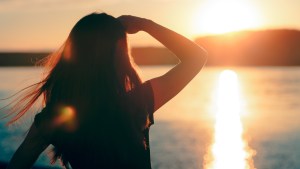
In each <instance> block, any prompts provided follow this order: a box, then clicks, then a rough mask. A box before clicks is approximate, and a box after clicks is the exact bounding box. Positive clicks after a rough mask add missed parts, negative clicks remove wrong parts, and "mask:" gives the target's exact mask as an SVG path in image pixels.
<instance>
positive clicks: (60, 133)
mask: <svg viewBox="0 0 300 169" xmlns="http://www.w3.org/2000/svg"><path fill="white" fill-rule="evenodd" d="M139 31H145V32H147V33H148V34H150V35H151V36H152V37H154V38H155V39H157V40H158V41H160V42H161V43H162V44H163V45H165V46H166V47H167V48H168V49H169V50H171V51H172V52H173V53H174V54H175V55H176V56H177V57H178V58H179V59H180V63H178V64H177V65H176V66H175V67H174V68H173V69H171V70H170V71H168V72H167V73H166V74H164V75H162V76H160V77H157V78H154V79H151V80H148V81H146V82H142V81H141V79H140V77H139V75H138V73H137V72H136V70H135V69H134V64H133V61H132V59H131V57H130V55H129V53H128V46H127V38H126V33H129V34H134V33H137V32H139ZM205 61H206V51H205V50H203V48H201V47H199V46H198V45H196V44H195V43H193V42H192V41H190V40H188V39H186V38H185V37H183V36H181V35H179V34H177V33H175V32H173V31H171V30H169V29H167V28H165V27H163V26H161V25H158V24H156V23H155V22H153V21H151V20H148V19H144V18H139V17H134V16H121V17H119V18H114V17H112V16H110V15H107V14H105V13H100V14H97V13H93V14H90V15H87V16H85V17H83V18H82V19H80V20H79V21H78V22H77V23H76V25H75V26H74V28H73V29H72V30H71V33H70V34H69V37H68V38H67V40H66V42H65V44H64V45H63V46H62V47H61V48H60V50H58V51H57V52H55V53H54V54H52V55H50V56H49V58H48V60H47V63H46V65H45V68H46V69H48V73H47V74H46V77H45V78H44V79H43V80H42V81H41V82H39V83H37V84H34V85H32V86H31V87H29V88H31V92H30V93H28V94H27V95H26V96H25V97H24V98H23V99H21V100H20V101H19V102H18V103H16V105H15V107H14V111H15V116H14V118H12V120H11V121H10V123H13V122H15V121H17V120H18V119H19V118H20V117H22V116H23V115H24V114H25V113H26V112H27V111H28V110H29V109H30V108H31V107H32V106H33V104H34V103H36V102H37V100H38V98H41V97H40V96H43V97H42V99H43V102H44V108H43V109H42V111H41V112H40V113H38V114H37V115H36V116H35V119H34V123H33V125H32V126H31V128H30V130H29V132H28V134H27V136H26V138H25V140H24V141H23V143H22V144H21V145H20V147H19V148H18V150H17V151H16V152H15V154H14V155H13V157H12V159H11V161H10V163H9V166H8V169H15V168H20V169H25V168H30V167H31V166H32V165H33V163H34V162H35V161H36V159H37V158H38V156H39V155H40V154H41V152H43V151H44V150H45V148H47V147H48V146H49V145H50V144H52V145H53V146H54V153H55V155H54V160H55V159H57V158H59V159H61V160H62V162H63V164H64V165H65V167H67V168H68V167H69V166H71V167H72V168H73V169H86V168H103V169H121V168H123V169H149V168H151V164H150V148H149V127H150V125H151V124H153V123H154V121H153V113H154V112H155V111H156V110H157V109H158V108H160V107H161V106H162V105H164V104H165V103H166V102H168V101H169V100H170V99H171V98H173V97H174V96H175V95H176V94H177V93H178V92H179V91H181V90H182V89H183V88H184V87H185V86H186V85H187V84H188V83H189V82H190V80H191V79H192V78H193V77H194V76H195V75H196V74H197V73H198V72H199V71H200V69H201V68H202V66H203V65H204V63H205Z"/></svg>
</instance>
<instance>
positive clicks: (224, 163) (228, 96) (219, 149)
mask: <svg viewBox="0 0 300 169" xmlns="http://www.w3.org/2000/svg"><path fill="white" fill-rule="evenodd" d="M218 80H219V81H218V87H217V98H216V105H217V108H218V109H217V112H216V122H215V133H214V143H213V145H212V146H211V150H210V152H209V157H210V158H209V159H206V160H207V161H206V163H207V164H206V165H205V168H206V169H224V168H226V169H227V168H230V169H252V168H254V167H253V164H252V160H251V156H252V155H251V154H252V153H251V152H250V150H249V148H248V147H247V143H246V142H245V141H244V140H243V126H242V123H241V120H240V112H241V102H240V100H241V99H240V90H239V83H238V78H237V75H236V73H235V72H234V71H231V70H224V71H222V72H221V74H220V76H219V79H218Z"/></svg>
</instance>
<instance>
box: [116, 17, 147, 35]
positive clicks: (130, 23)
mask: <svg viewBox="0 0 300 169" xmlns="http://www.w3.org/2000/svg"><path fill="white" fill-rule="evenodd" d="M118 19H119V20H120V21H121V23H122V24H123V26H124V27H125V29H126V32H127V33H129V34H135V33H137V32H139V31H141V30H143V27H144V25H145V22H146V21H149V20H147V19H144V18H140V17H136V16H131V15H122V16H119V17H118Z"/></svg>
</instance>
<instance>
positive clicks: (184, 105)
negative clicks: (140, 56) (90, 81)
mask: <svg viewBox="0 0 300 169" xmlns="http://www.w3.org/2000/svg"><path fill="white" fill-rule="evenodd" d="M169 68H170V67H165V66H161V67H160V66H158V67H142V68H141V72H142V73H143V74H144V75H143V77H144V79H145V80H147V79H150V78H152V77H155V76H158V75H162V74H163V73H164V72H166V71H167V70H168V69H169ZM224 69H226V68H212V67H208V68H205V69H204V70H203V71H201V72H200V73H199V75H197V77H196V78H195V79H194V80H193V81H192V82H191V83H190V84H189V85H188V86H187V87H186V88H185V89H184V90H183V91H182V92H181V93H179V94H178V95H177V96H176V97H175V98H173V99H172V100H171V101H169V102H168V103H167V104H166V105H165V106H163V107H162V108H160V109H159V110H158V111H157V112H155V124H154V125H153V126H152V128H151V131H150V144H151V145H150V147H151V157H152V167H153V169H170V168H172V169H177V168H178V169H207V168H208V159H209V157H210V156H212V153H211V152H212V147H213V145H214V144H215V142H216V140H215V139H216V136H215V134H216V133H215V131H216V130H215V124H216V119H217V117H218V116H217V114H218V113H216V112H218V110H217V107H218V106H217V105H216V103H217V102H216V101H217V100H218V98H217V97H218V94H217V92H218V90H217V87H218V81H219V75H220V73H221V72H222V71H223V70H224ZM231 70H233V71H234V72H235V73H236V75H237V79H238V85H239V89H238V91H237V92H238V93H239V95H240V99H239V101H238V102H236V104H233V107H235V105H236V106H238V107H239V108H240V114H239V118H240V122H241V124H242V128H241V129H242V136H241V137H242V139H243V141H244V142H245V144H246V145H247V149H246V150H245V151H247V152H248V153H249V152H250V153H251V155H252V156H251V157H250V158H249V159H248V162H249V163H252V164H253V165H252V168H254V167H255V168H257V169H299V168H300V161H299V157H300V102H299V97H300V67H261V68H231ZM39 75H40V69H38V68H32V67H26V68H23V67H21V68H0V79H1V83H0V98H3V97H5V96H8V95H10V94H12V93H14V92H15V91H17V90H18V89H21V88H22V87H23V86H26V85H27V84H30V83H31V82H32V81H34V80H36V79H37V77H39ZM178 80H180V79H178ZM224 90H225V89H224ZM228 98H230V94H228ZM225 99H226V97H225ZM224 101H225V100H224ZM221 102H222V100H221ZM0 104H2V105H3V104H4V102H2V103H1V102H0ZM31 122H32V116H31V117H30V116H28V117H26V120H22V122H20V124H17V125H14V126H11V127H9V128H7V127H5V126H4V121H1V122H0V161H6V162H7V161H8V160H9V159H10V158H11V156H12V154H13V152H14V151H15V149H16V148H17V147H18V145H19V144H20V143H21V141H22V138H23V137H24V132H25V131H26V130H27V128H28V127H29V126H30V124H31ZM228 125H229V124H228ZM20 127H21V129H20ZM226 136H227V135H226ZM228 137H230V138H231V137H233V136H231V135H228ZM219 141H220V140H219ZM221 143H222V139H221ZM236 146H237V145H235V144H232V145H230V146H228V147H229V148H228V147H227V149H226V151H228V156H230V157H233V158H234V151H233V150H235V149H236ZM231 147H232V148H231ZM231 150H232V151H231ZM212 158H214V157H212ZM215 158H216V157H215ZM210 162H212V163H214V162H213V160H211V159H210ZM237 162H238V161H237ZM48 163H49V160H48V158H47V157H46V155H42V156H41V157H40V159H39V160H38V162H37V165H48ZM232 166H234V165H232Z"/></svg>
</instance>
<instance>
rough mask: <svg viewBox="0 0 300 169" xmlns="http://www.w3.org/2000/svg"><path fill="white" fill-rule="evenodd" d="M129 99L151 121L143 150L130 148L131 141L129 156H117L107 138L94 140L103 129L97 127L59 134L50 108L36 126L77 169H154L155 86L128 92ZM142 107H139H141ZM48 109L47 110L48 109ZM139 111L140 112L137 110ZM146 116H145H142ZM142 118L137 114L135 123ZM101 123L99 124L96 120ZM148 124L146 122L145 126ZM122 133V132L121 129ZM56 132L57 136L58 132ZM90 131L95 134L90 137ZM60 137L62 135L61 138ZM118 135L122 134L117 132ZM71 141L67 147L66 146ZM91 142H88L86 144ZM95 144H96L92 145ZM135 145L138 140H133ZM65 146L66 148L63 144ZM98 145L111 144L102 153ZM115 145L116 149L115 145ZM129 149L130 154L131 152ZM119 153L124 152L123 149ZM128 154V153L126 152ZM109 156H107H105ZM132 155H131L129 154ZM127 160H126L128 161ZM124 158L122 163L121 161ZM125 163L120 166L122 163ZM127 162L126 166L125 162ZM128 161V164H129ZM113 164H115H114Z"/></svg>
mask: <svg viewBox="0 0 300 169" xmlns="http://www.w3.org/2000/svg"><path fill="white" fill-rule="evenodd" d="M125 99H126V100H128V102H126V103H128V104H130V105H129V106H133V107H134V106H136V107H139V108H141V107H142V108H143V109H144V112H146V113H147V114H146V117H147V121H148V126H146V127H145V129H143V130H141V133H142V135H143V136H144V142H145V145H143V146H134V145H135V144H134V143H133V144H132V145H133V146H128V145H131V140H129V141H128V140H127V141H126V143H124V144H125V145H122V144H120V145H122V146H124V147H126V146H127V147H129V148H127V149H126V153H124V154H123V156H122V155H118V156H116V157H110V156H114V155H113V153H112V152H114V150H115V149H116V148H115V147H111V146H110V145H109V144H110V143H107V142H105V141H103V137H101V140H97V138H94V135H95V134H94V133H92V132H97V131H99V130H101V129H99V127H98V129H97V126H96V129H95V124H94V125H93V126H92V127H90V128H89V130H82V131H84V132H81V129H79V130H76V131H75V132H74V133H72V132H71V133H72V134H68V132H63V133H59V132H57V131H55V130H56V129H53V127H52V125H50V124H53V120H51V119H52V118H51V115H50V114H51V113H49V112H48V111H47V109H46V108H44V109H43V111H42V112H40V113H38V114H37V115H36V116H35V121H34V124H35V126H36V127H37V128H38V129H40V131H41V132H42V135H43V136H44V137H45V139H47V140H49V144H53V145H54V146H55V147H57V148H58V149H59V150H58V151H61V152H56V153H58V154H59V153H61V154H62V155H65V156H66V157H65V158H67V159H66V160H67V161H68V162H69V163H70V165H71V166H72V168H73V169H82V168H107V169H117V168H123V169H127V168H128V169H129V168H130V169H151V160H150V144H149V129H150V125H152V124H154V119H153V113H154V97H153V90H152V87H151V83H150V82H149V81H147V82H145V83H143V84H141V85H139V86H137V87H135V88H134V89H133V90H132V91H130V92H128V93H127V95H126V96H125ZM137 104H138V105H137ZM46 107H47V106H46ZM136 110H138V109H136ZM141 113H143V112H141ZM139 116H140V114H138V113H137V114H134V116H133V118H135V119H133V120H141V118H140V117H139ZM95 121H96V122H97V120H95ZM145 123H146V122H145ZM118 130H119V131H121V132H120V133H122V130H123V129H122V128H119V129H118ZM54 131H55V132H54ZM87 131H89V132H90V133H91V134H90V135H89V134H87V133H88V132H87ZM57 133H59V134H57ZM117 133H118V132H117ZM66 140H68V141H67V144H65V143H66V142H65V141H66ZM86 140H88V141H86ZM91 140H94V141H92V142H89V141H91ZM132 141H133V142H134V140H132ZM61 142H64V144H61ZM86 144H96V146H95V145H93V146H90V147H95V148H94V149H89V148H87V147H89V145H86ZM97 144H107V145H108V146H103V145H101V146H100V147H101V148H99V149H97V148H98V146H97ZM112 145H115V144H113V143H112ZM128 149H129V151H128ZM119 150H123V149H122V148H119ZM124 150H125V149H124ZM105 152H107V153H105ZM128 152H129V153H128ZM124 156H126V157H124ZM120 158H121V159H120ZM118 159H120V161H122V162H120V164H119V160H118ZM124 159H125V162H124ZM126 159H128V161H127V162H126ZM112 163H113V164H112Z"/></svg>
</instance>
